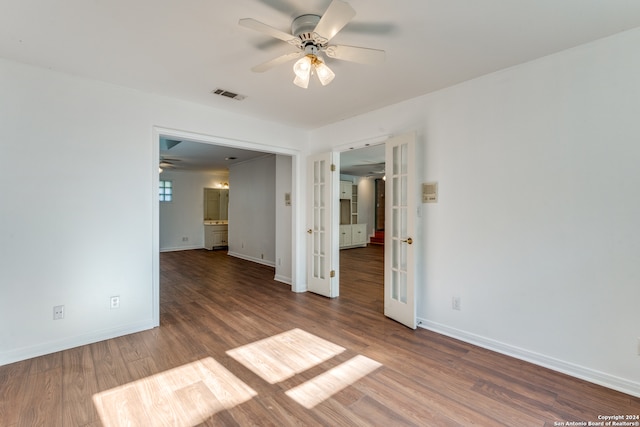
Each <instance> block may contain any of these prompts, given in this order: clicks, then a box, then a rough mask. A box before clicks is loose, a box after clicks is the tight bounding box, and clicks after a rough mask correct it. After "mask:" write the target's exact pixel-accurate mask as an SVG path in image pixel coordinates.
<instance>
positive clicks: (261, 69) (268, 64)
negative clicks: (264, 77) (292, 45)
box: [251, 52, 304, 73]
mask: <svg viewBox="0 0 640 427" xmlns="http://www.w3.org/2000/svg"><path fill="white" fill-rule="evenodd" d="M303 56H304V52H292V53H287V54H285V55H282V56H278V57H277V58H274V59H272V60H270V61H267V62H264V63H262V64H260V65H256V66H255V67H253V68H252V69H251V71H253V72H254V73H264V72H265V71H267V70H270V69H272V68H273V67H276V66H278V65H280V64H284V63H285V62H288V61H291V60H293V59H298V58H301V57H303Z"/></svg>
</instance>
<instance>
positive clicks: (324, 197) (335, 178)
mask: <svg viewBox="0 0 640 427" xmlns="http://www.w3.org/2000/svg"><path fill="white" fill-rule="evenodd" d="M339 161H340V159H339V157H338V153H322V154H318V155H315V156H310V157H309V160H308V164H307V288H308V290H309V291H311V292H315V293H317V294H320V295H324V296H326V297H329V298H334V297H337V296H338V294H339V282H338V277H339V274H338V250H339V244H338V221H339V210H338V206H339V205H338V191H339V184H340V179H339V175H338V172H337V171H338V170H340V169H339V166H340V165H339Z"/></svg>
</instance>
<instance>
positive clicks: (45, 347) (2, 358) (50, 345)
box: [0, 319, 156, 366]
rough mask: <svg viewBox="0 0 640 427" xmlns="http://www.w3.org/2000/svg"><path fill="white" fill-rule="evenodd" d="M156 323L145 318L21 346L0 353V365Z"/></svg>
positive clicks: (107, 337)
mask: <svg viewBox="0 0 640 427" xmlns="http://www.w3.org/2000/svg"><path fill="white" fill-rule="evenodd" d="M155 326H156V325H155V324H154V322H153V320H151V319H150V320H146V321H141V322H137V323H132V324H130V325H123V326H118V327H116V328H112V329H105V330H102V331H98V332H91V333H87V334H82V335H77V336H74V337H68V338H63V339H60V340H56V341H49V342H45V343H41V344H38V345H34V346H30V347H23V348H19V349H15V350H11V351H8V352H3V353H0V366H2V365H8V364H10V363H15V362H19V361H21V360H27V359H31V358H34V357H39V356H44V355H45V354H51V353H55V352H58V351H63V350H69V349H70V348H75V347H80V346H82V345H87V344H93V343H96V342H99V341H104V340H108V339H111V338H117V337H121V336H123V335H129V334H133V333H136V332H140V331H146V330H147V329H153V328H154V327H155Z"/></svg>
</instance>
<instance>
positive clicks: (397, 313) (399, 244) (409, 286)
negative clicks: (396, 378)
mask: <svg viewBox="0 0 640 427" xmlns="http://www.w3.org/2000/svg"><path fill="white" fill-rule="evenodd" d="M385 162H386V186H385V187H386V195H385V200H386V201H385V203H386V211H385V243H384V244H385V249H384V250H385V253H384V314H385V316H387V317H390V318H392V319H394V320H396V321H398V322H400V323H402V324H404V325H406V326H408V327H410V328H412V329H415V328H416V300H415V283H414V280H415V249H416V248H415V245H414V244H413V243H414V239H415V217H416V215H417V211H416V207H417V206H416V204H417V201H416V197H417V196H416V193H415V191H414V188H415V187H414V180H415V134H413V133H411V134H405V135H400V136H397V137H394V138H391V139H389V140H388V141H387V143H386V153H385Z"/></svg>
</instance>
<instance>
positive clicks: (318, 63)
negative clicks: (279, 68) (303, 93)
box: [293, 46, 336, 89]
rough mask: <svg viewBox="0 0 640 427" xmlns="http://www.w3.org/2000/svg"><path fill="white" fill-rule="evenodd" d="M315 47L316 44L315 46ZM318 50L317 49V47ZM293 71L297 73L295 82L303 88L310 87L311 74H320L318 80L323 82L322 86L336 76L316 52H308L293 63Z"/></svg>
mask: <svg viewBox="0 0 640 427" xmlns="http://www.w3.org/2000/svg"><path fill="white" fill-rule="evenodd" d="M313 47H314V48H315V46H313ZM315 50H316V52H317V49H315ZM293 72H294V73H296V78H295V79H294V80H293V83H294V84H295V85H296V86H300V87H301V88H303V89H306V88H308V87H309V79H310V78H311V74H315V75H317V76H318V80H320V83H322V86H326V85H328V84H329V83H331V81H332V80H333V78H334V77H335V76H336V75H335V73H334V72H333V71H331V68H329V67H328V66H327V64H325V63H324V62H323V61H322V60H321V59H320V58H318V56H317V55H316V54H315V53H308V54H307V55H305V56H303V57H302V58H300V59H298V60H297V61H296V63H295V64H293Z"/></svg>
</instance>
